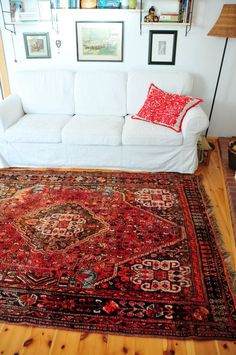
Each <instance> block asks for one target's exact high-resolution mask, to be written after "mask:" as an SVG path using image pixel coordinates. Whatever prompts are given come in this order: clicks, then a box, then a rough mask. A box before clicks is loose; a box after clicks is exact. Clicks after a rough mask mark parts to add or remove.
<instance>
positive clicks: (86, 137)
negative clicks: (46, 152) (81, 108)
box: [62, 115, 124, 146]
mask: <svg viewBox="0 0 236 355" xmlns="http://www.w3.org/2000/svg"><path fill="white" fill-rule="evenodd" d="M123 125H124V118H123V117H121V116H109V115H107V116H78V115H75V116H74V117H73V118H72V120H71V121H70V122H69V123H68V124H67V125H66V126H65V127H64V128H63V130H62V142H63V143H67V144H90V145H113V146H117V145H120V144H121V137H122V128H123Z"/></svg>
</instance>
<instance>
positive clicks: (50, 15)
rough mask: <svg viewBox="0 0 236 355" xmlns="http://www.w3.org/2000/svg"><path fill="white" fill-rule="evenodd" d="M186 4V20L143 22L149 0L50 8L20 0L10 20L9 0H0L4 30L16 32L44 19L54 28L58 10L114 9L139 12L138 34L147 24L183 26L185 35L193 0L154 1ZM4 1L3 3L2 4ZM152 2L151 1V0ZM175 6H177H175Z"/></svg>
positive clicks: (45, 0) (42, 1) (43, 0)
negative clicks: (123, 4)
mask: <svg viewBox="0 0 236 355" xmlns="http://www.w3.org/2000/svg"><path fill="white" fill-rule="evenodd" d="M184 1H186V3H187V4H188V6H189V7H188V9H187V10H186V11H188V22H185V21H184V20H183V21H181V22H180V21H179V22H163V21H162V22H144V20H143V19H144V16H145V15H146V14H147V12H148V6H149V5H148V4H149V3H150V2H149V0H140V8H139V9H122V8H121V9H81V8H78V9H74V8H72V9H71V8H55V9H51V1H50V0H22V4H23V9H24V10H25V11H22V12H20V13H19V14H18V15H19V16H17V21H14V22H12V21H11V11H10V1H8V4H9V6H8V8H4V7H6V3H7V1H2V0H0V10H1V11H2V14H3V21H4V27H5V29H6V30H8V31H10V32H12V33H16V26H19V25H27V24H29V25H32V24H33V23H38V22H45V21H47V22H48V21H51V22H52V26H53V28H55V26H54V23H55V22H57V18H58V16H57V13H58V12H64V11H66V12H67V11H76V12H80V13H81V12H82V13H88V14H89V13H90V14H91V13H92V12H93V13H98V12H100V13H101V12H109V11H112V12H113V11H116V12H119V13H125V12H129V13H137V15H138V14H139V18H140V34H142V28H143V26H149V27H151V28H154V27H158V26H165V27H173V26H175V27H179V26H185V28H186V31H185V35H187V34H188V32H189V31H190V30H191V24H192V15H193V6H194V0H165V1H164V0H156V1H155V2H154V3H155V4H156V5H157V6H158V4H160V5H161V4H162V5H163V4H165V6H166V4H168V2H169V3H172V4H173V3H174V4H175V5H176V6H179V4H180V2H184ZM3 3H4V5H3ZM151 3H153V1H152V2H151ZM176 8H177V7H176Z"/></svg>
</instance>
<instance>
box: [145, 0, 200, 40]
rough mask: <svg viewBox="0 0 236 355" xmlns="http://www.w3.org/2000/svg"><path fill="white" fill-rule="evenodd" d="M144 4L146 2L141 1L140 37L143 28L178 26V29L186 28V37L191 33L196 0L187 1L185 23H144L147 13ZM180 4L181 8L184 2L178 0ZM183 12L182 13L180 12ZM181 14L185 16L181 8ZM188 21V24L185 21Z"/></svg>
mask: <svg viewBox="0 0 236 355" xmlns="http://www.w3.org/2000/svg"><path fill="white" fill-rule="evenodd" d="M144 3H145V0H141V3H140V9H139V12H140V15H139V17H140V35H142V28H143V26H151V27H156V26H157V27H158V26H159V27H160V26H169V27H170V26H177V27H180V26H184V27H185V36H187V34H188V33H189V31H190V30H191V27H192V18H193V7H194V0H187V2H186V8H185V10H184V11H185V13H184V16H186V17H183V21H182V22H180V21H179V22H161V21H160V22H144V21H143V13H144V12H145V11H144V8H143V6H144ZM178 4H179V6H180V4H183V1H182V0H181V1H180V0H178ZM180 11H181V12H180ZM179 14H180V15H182V16H183V13H182V9H181V10H180V8H179ZM186 19H187V20H188V21H187V22H186V21H184V20H186Z"/></svg>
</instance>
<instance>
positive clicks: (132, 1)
mask: <svg viewBox="0 0 236 355" xmlns="http://www.w3.org/2000/svg"><path fill="white" fill-rule="evenodd" d="M128 7H129V9H131V10H135V9H136V7H137V0H129V6H128Z"/></svg>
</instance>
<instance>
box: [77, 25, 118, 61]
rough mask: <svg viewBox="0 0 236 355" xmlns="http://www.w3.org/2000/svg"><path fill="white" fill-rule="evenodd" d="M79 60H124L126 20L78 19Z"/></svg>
mask: <svg viewBox="0 0 236 355" xmlns="http://www.w3.org/2000/svg"><path fill="white" fill-rule="evenodd" d="M75 25H76V44H77V60H78V61H91V62H122V61H123V37H124V22H121V21H113V22H112V21H106V22H101V21H96V22H93V21H77V22H76V24H75Z"/></svg>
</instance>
